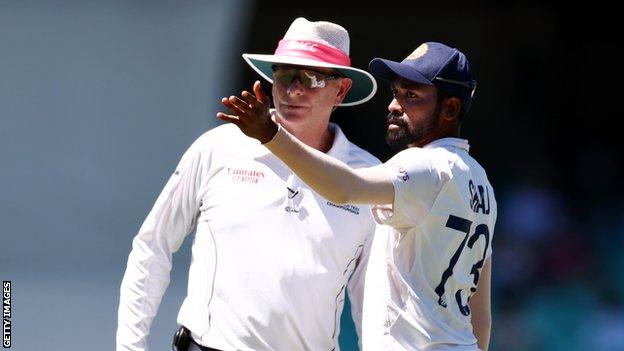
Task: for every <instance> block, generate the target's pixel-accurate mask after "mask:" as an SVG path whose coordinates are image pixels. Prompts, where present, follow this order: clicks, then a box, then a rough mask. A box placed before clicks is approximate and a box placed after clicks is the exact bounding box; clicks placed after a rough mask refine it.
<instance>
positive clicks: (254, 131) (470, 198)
mask: <svg viewBox="0 0 624 351" xmlns="http://www.w3.org/2000/svg"><path fill="white" fill-rule="evenodd" d="M369 69H370V71H371V72H372V73H373V74H374V75H375V76H377V77H379V78H381V79H383V80H387V81H389V82H390V89H391V91H392V95H393V98H392V101H391V102H390V105H389V106H388V110H389V114H388V117H387V123H388V129H387V136H386V141H387V143H388V144H389V145H390V146H391V147H393V148H395V149H397V150H400V151H399V152H398V153H397V154H396V155H395V156H394V157H392V158H391V159H390V160H389V161H388V162H386V163H385V164H383V165H379V166H375V167H371V168H363V169H353V168H352V167H350V166H349V165H347V164H345V163H344V162H341V161H340V160H336V159H333V158H331V157H330V156H328V155H325V154H323V153H321V152H318V151H317V150H313V149H312V148H310V147H308V146H306V145H305V144H303V143H301V142H300V141H299V140H297V138H296V136H293V135H292V134H291V133H289V132H288V131H287V129H285V128H283V126H281V124H280V121H279V120H275V119H271V116H270V114H269V112H268V111H269V101H268V99H267V97H266V96H265V95H264V93H263V92H262V89H261V87H260V83H259V82H256V84H255V85H254V87H253V92H254V94H253V95H252V94H250V93H249V92H247V91H243V92H242V94H241V96H240V97H231V98H229V99H224V100H223V104H224V106H226V107H227V108H228V109H229V111H230V113H229V114H227V113H223V112H221V113H219V114H218V115H217V117H218V118H220V119H222V120H224V121H228V122H232V123H234V124H236V125H237V126H238V127H239V128H240V129H241V130H242V131H243V132H244V133H245V134H246V135H248V136H251V137H253V138H256V139H258V140H259V141H260V142H262V143H263V145H264V146H265V147H267V148H268V149H269V150H271V151H272V152H273V153H274V154H275V155H276V156H278V157H279V158H280V159H281V160H283V161H284V162H285V163H286V164H287V165H289V167H290V168H291V169H292V170H293V171H295V173H296V174H297V175H298V176H299V177H300V178H301V179H302V180H303V181H304V182H305V183H306V184H308V185H309V186H311V187H312V188H313V189H314V190H316V191H317V192H318V193H319V194H321V195H323V196H324V197H326V198H327V199H328V200H329V201H331V202H332V203H354V204H374V205H376V206H375V207H374V209H373V212H374V215H375V218H376V220H377V221H378V222H379V223H381V224H385V225H387V226H388V228H389V230H388V231H385V232H384V230H382V229H380V230H379V231H378V233H377V234H376V238H375V241H376V242H377V241H378V239H379V238H381V241H382V242H381V243H380V244H379V245H378V246H377V245H375V244H373V245H374V247H373V252H372V253H371V257H370V261H369V268H368V273H367V278H366V279H367V281H366V292H365V294H366V298H365V301H366V302H365V306H364V330H363V334H364V348H365V350H371V351H379V350H397V351H398V350H401V351H402V350H410V351H411V350H436V351H437V350H462V351H464V350H465V351H468V350H469V351H475V350H486V349H487V348H488V343H489V338H490V328H491V313H490V277H491V258H490V257H491V253H492V248H491V243H492V237H493V234H494V224H495V221H496V200H495V199H494V191H493V189H492V185H491V184H490V182H489V180H488V178H487V175H486V172H485V170H484V169H483V167H481V165H479V163H478V162H477V161H476V160H475V159H474V158H472V157H471V156H470V154H469V152H468V151H469V144H468V141H467V140H465V139H461V138H459V132H460V127H461V124H462V122H463V121H464V119H465V117H466V114H467V113H468V111H469V109H470V106H471V103H472V98H473V94H474V91H475V88H476V81H475V80H474V79H473V77H472V73H471V70H470V66H469V64H468V60H467V59H466V56H465V55H464V54H463V53H462V52H460V51H459V50H457V49H455V48H451V47H449V46H447V45H445V44H442V43H437V42H428V43H424V44H422V45H420V46H418V48H416V50H414V51H413V52H412V53H411V54H410V55H409V56H408V57H407V58H405V59H404V60H403V61H401V62H396V61H391V60H386V59H380V58H376V59H373V60H372V61H371V63H370V65H369ZM383 244H385V245H383ZM379 251H381V252H379ZM375 255H382V258H381V259H379V260H376V259H375V260H374V256H375ZM380 266H381V267H380ZM380 270H381V274H379V271H380ZM368 296H371V298H370V299H369V298H368ZM373 296H374V297H373ZM379 306H381V308H380V307H379Z"/></svg>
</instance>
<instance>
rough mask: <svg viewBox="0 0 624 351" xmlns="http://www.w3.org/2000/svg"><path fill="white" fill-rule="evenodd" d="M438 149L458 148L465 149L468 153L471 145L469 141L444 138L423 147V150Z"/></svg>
mask: <svg viewBox="0 0 624 351" xmlns="http://www.w3.org/2000/svg"><path fill="white" fill-rule="evenodd" d="M437 147H456V148H460V149H464V150H466V151H468V150H469V149H470V145H469V144H468V140H466V139H460V138H442V139H437V140H434V141H432V142H430V143H429V144H427V145H425V146H423V149H433V148H437Z"/></svg>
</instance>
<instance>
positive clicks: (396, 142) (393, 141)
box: [386, 133, 408, 151]
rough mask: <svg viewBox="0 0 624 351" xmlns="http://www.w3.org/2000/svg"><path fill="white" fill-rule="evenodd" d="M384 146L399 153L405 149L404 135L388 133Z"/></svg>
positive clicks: (405, 139)
mask: <svg viewBox="0 0 624 351" xmlns="http://www.w3.org/2000/svg"><path fill="white" fill-rule="evenodd" d="M386 144H387V145H388V146H389V147H390V148H391V149H392V150H395V151H401V150H405V149H407V145H408V141H407V138H405V135H400V136H399V135H394V134H392V133H388V134H387V135H386Z"/></svg>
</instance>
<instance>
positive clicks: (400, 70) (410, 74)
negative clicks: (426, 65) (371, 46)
mask: <svg viewBox="0 0 624 351" xmlns="http://www.w3.org/2000/svg"><path fill="white" fill-rule="evenodd" d="M368 70H369V71H371V73H372V74H373V75H374V76H375V77H378V78H380V79H383V80H387V81H392V80H394V79H395V78H396V77H402V78H405V79H407V80H410V81H412V82H416V83H420V84H425V85H434V86H435V84H433V82H432V81H430V80H429V79H427V78H426V77H425V76H424V75H423V74H422V73H420V72H419V71H418V70H416V69H414V68H412V67H410V66H408V65H404V64H402V63H401V62H396V61H391V60H386V59H382V58H374V59H373V60H371V62H370V63H369V64H368Z"/></svg>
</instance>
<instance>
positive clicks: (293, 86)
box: [286, 77, 304, 96]
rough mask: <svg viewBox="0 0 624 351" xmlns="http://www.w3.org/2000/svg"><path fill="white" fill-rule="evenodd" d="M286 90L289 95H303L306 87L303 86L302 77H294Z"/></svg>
mask: <svg viewBox="0 0 624 351" xmlns="http://www.w3.org/2000/svg"><path fill="white" fill-rule="evenodd" d="M286 92H287V93H288V94H289V95H293V96H299V95H303V92H304V87H303V83H301V79H300V78H299V77H294V78H293V80H292V81H291V82H290V84H289V85H288V88H287V89H286Z"/></svg>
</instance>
